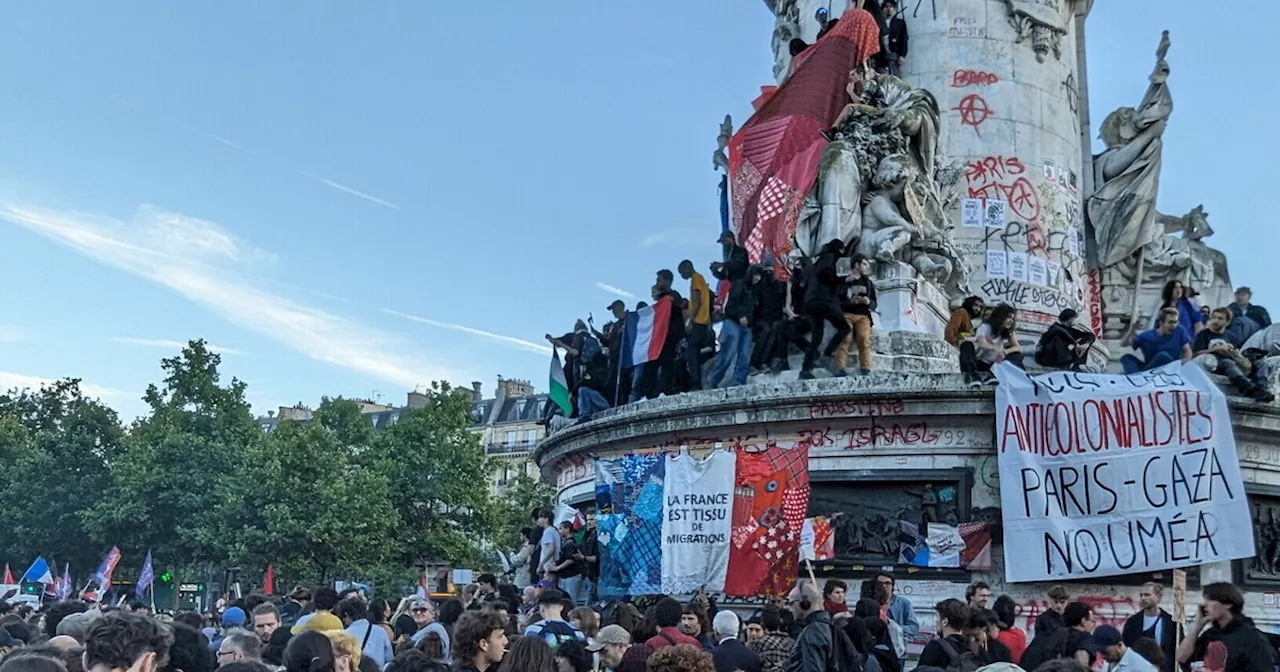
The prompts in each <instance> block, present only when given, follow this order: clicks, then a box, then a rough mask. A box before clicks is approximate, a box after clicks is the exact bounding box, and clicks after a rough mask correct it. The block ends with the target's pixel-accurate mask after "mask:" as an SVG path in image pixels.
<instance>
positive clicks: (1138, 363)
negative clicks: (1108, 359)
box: [1120, 352, 1178, 374]
mask: <svg viewBox="0 0 1280 672" xmlns="http://www.w3.org/2000/svg"><path fill="white" fill-rule="evenodd" d="M1176 361H1178V358H1176V357H1174V356H1173V355H1171V354H1169V353H1167V352H1158V353H1156V356H1155V357H1153V358H1152V359H1151V361H1150V362H1144V361H1142V360H1141V359H1138V358H1137V357H1135V356H1133V355H1123V356H1121V357H1120V366H1122V367H1124V372H1125V373H1126V374H1131V373H1137V372H1139V371H1147V370H1150V369H1155V368H1159V367H1161V366H1164V365H1165V364H1172V363H1173V362H1176Z"/></svg>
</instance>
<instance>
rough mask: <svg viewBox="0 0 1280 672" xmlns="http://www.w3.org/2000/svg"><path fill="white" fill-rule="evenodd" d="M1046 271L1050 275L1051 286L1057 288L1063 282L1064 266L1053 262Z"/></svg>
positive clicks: (1049, 282)
mask: <svg viewBox="0 0 1280 672" xmlns="http://www.w3.org/2000/svg"><path fill="white" fill-rule="evenodd" d="M1045 270H1046V271H1047V273H1048V284H1049V286H1050V287H1057V286H1058V283H1059V282H1061V281H1062V264H1059V263H1056V262H1052V261H1051V262H1049V264H1048V267H1047V268H1046V269H1045Z"/></svg>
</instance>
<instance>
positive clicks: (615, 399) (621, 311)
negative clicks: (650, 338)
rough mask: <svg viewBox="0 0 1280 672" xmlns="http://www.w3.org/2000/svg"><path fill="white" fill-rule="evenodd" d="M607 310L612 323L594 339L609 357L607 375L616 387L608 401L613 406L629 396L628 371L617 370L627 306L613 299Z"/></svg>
mask: <svg viewBox="0 0 1280 672" xmlns="http://www.w3.org/2000/svg"><path fill="white" fill-rule="evenodd" d="M608 310H609V312H610V313H611V314H612V315H613V321H612V322H608V323H606V324H605V325H604V331H603V332H599V333H598V334H597V335H596V338H598V339H600V344H601V345H603V346H604V348H605V350H606V352H607V354H608V356H609V373H610V375H611V376H612V384H614V385H616V386H617V387H616V388H615V389H613V390H611V394H610V395H609V401H610V402H612V403H614V404H618V403H625V402H626V400H627V398H628V396H629V395H630V394H631V374H630V369H628V370H626V371H619V368H620V367H621V366H622V344H623V342H624V340H623V339H624V338H625V336H626V334H625V331H626V327H627V304H625V303H623V302H622V300H621V299H615V300H614V302H613V303H611V304H609V308H608Z"/></svg>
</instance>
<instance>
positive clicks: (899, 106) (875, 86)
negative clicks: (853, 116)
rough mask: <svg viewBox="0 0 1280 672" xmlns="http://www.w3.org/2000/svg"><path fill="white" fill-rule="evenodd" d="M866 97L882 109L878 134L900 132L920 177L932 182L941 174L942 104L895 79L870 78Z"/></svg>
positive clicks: (877, 123) (922, 91) (864, 91)
mask: <svg viewBox="0 0 1280 672" xmlns="http://www.w3.org/2000/svg"><path fill="white" fill-rule="evenodd" d="M863 97H864V98H865V99H866V100H868V101H869V103H870V104H871V105H872V106H874V107H876V108H877V109H879V111H880V113H879V115H878V117H877V118H876V119H874V120H873V127H875V128H876V130H878V131H880V132H882V133H887V132H890V131H895V130H896V131H897V132H899V133H901V134H902V136H903V137H904V138H905V139H906V141H907V145H908V147H909V148H910V152H911V156H912V158H914V159H915V162H916V167H917V168H919V170H920V176H921V178H922V179H924V180H925V181H926V182H932V181H933V179H934V173H935V172H936V170H937V160H938V137H939V130H938V129H939V126H940V124H941V113H940V111H939V110H938V101H937V99H936V98H934V97H933V94H932V93H929V91H927V90H925V89H914V88H912V87H911V85H910V84H907V83H906V82H905V81H903V80H901V79H899V78H897V77H894V76H893V75H878V76H876V77H872V78H870V79H869V80H868V81H867V83H866V85H865V87H864V89H863Z"/></svg>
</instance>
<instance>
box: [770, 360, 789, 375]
mask: <svg viewBox="0 0 1280 672" xmlns="http://www.w3.org/2000/svg"><path fill="white" fill-rule="evenodd" d="M788 368H790V367H788V366H787V363H786V362H785V361H783V360H781V359H775V360H773V364H772V365H771V366H770V367H769V369H770V370H771V371H773V372H774V373H782V372H783V371H786V370H787V369H788Z"/></svg>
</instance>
